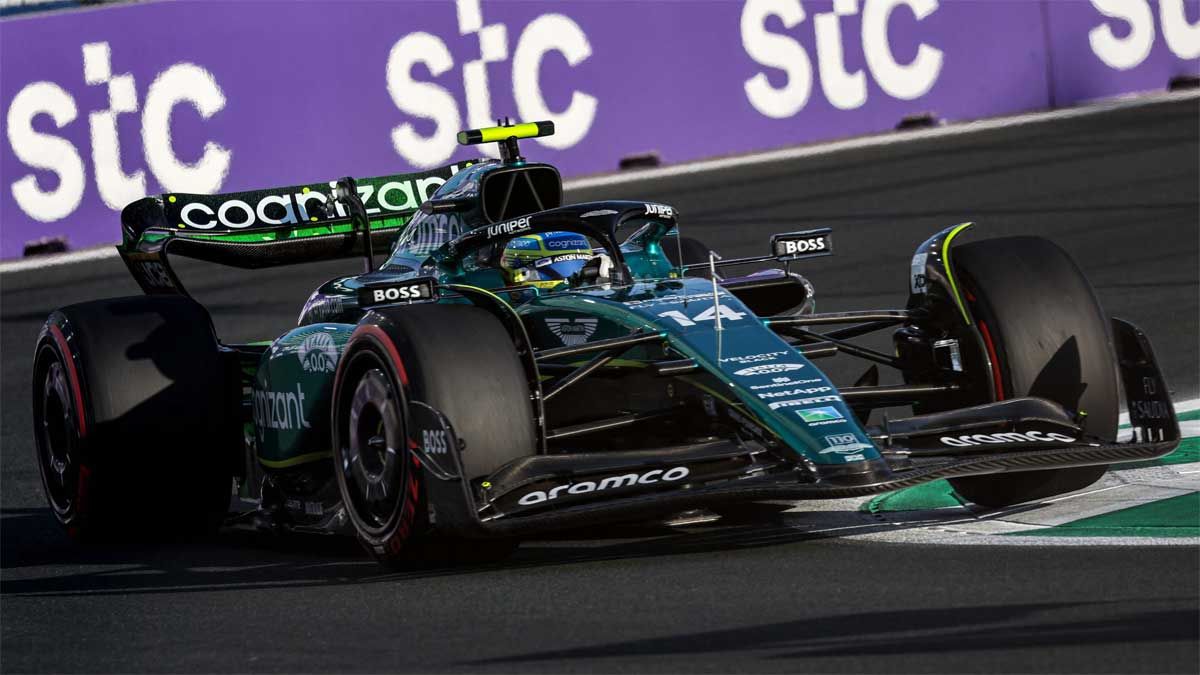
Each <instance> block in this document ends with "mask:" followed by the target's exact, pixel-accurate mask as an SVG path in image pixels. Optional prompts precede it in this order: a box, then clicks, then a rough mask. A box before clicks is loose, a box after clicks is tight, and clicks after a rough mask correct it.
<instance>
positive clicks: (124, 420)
mask: <svg viewBox="0 0 1200 675" xmlns="http://www.w3.org/2000/svg"><path fill="white" fill-rule="evenodd" d="M237 393H239V391H238V385H237V380H236V373H235V371H234V369H233V367H232V366H230V365H229V363H228V362H227V361H226V360H225V359H223V358H222V355H221V352H220V349H219V347H218V344H217V339H216V336H215V335H214V334H213V329H212V322H211V321H210V319H209V316H208V312H207V311H205V309H204V308H203V307H201V306H200V305H199V304H198V303H196V302H195V301H194V300H191V299H190V298H183V297H129V298H114V299H109V300H98V301H95V302H87V303H82V304H78V305H71V306H69V307H63V308H62V309H59V310H56V311H55V312H54V313H52V314H51V315H50V317H49V318H48V319H47V320H46V323H45V325H44V326H43V328H42V331H41V334H40V335H39V336H38V340H37V347H36V350H35V352H34V367H33V419H34V438H35V443H34V445H35V449H36V452H37V464H38V469H39V472H40V473H41V477H42V487H43V489H44V491H45V494H46V497H47V500H48V501H49V503H50V507H51V509H52V511H53V513H54V516H55V518H57V519H58V522H59V523H61V524H62V525H63V526H64V527H65V528H66V530H67V532H68V533H69V534H70V535H71V536H72V537H74V538H78V539H84V540H88V541H100V542H103V541H111V540H129V539H163V538H173V537H175V536H176V535H179V534H194V533H197V532H202V531H208V530H212V529H215V528H216V527H217V526H219V525H220V523H221V520H222V518H223V517H224V516H225V515H226V514H227V512H228V509H229V499H230V493H231V486H232V483H231V480H232V475H233V468H234V467H235V466H236V464H237V452H238V448H240V447H241V443H242V440H241V433H240V428H239V425H238V424H237V420H238V406H237V402H238V400H237V398H236V394H237Z"/></svg>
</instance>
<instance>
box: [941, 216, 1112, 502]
mask: <svg viewBox="0 0 1200 675" xmlns="http://www.w3.org/2000/svg"><path fill="white" fill-rule="evenodd" d="M953 260H954V268H955V272H956V274H957V275H958V276H959V277H960V278H961V279H962V284H963V286H964V292H965V294H966V300H967V303H968V304H969V306H970V309H971V314H972V316H973V317H974V319H975V322H976V324H977V328H978V330H979V332H980V334H981V336H982V338H983V342H984V348H985V350H986V351H987V353H988V357H989V360H990V361H991V366H992V375H993V379H994V380H995V392H994V396H995V398H996V400H1001V399H1005V398H1015V397H1020V396H1037V397H1041V398H1045V399H1049V400H1051V401H1055V402H1056V403H1059V404H1061V405H1062V406H1064V407H1065V408H1067V409H1068V410H1075V411H1080V412H1083V413H1086V424H1085V427H1084V428H1085V431H1086V432H1087V433H1088V435H1090V436H1096V437H1099V438H1102V439H1106V440H1114V439H1115V438H1116V435H1117V417H1118V414H1119V400H1120V389H1119V388H1118V384H1117V368H1116V354H1115V350H1114V348H1113V340H1112V334H1111V328H1110V324H1109V321H1108V318H1107V317H1106V316H1105V314H1104V311H1103V309H1101V307H1100V303H1099V301H1098V300H1097V299H1096V295H1095V292H1094V291H1093V290H1092V287H1091V284H1089V283H1088V281H1087V279H1086V278H1085V277H1084V276H1083V273H1082V272H1081V271H1080V270H1079V268H1078V267H1077V266H1076V265H1075V262H1074V261H1073V260H1071V258H1070V256H1068V255H1067V253H1066V252H1065V251H1063V250H1062V249H1061V248H1059V247H1058V246H1056V245H1055V244H1053V243H1051V242H1050V241H1047V240H1045V239H1041V238H1037V237H1009V238H1003V239H990V240H985V241H980V242H974V243H970V244H966V245H963V246H960V247H957V248H955V249H954V251H953ZM1106 469H1107V466H1104V465H1097V466H1083V467H1073V468H1067V469H1051V470H1047V471H1021V472H1013V473H1003V474H996V475H990V476H967V477H963V478H952V479H950V484H951V485H953V486H954V489H955V490H956V491H957V492H958V493H959V494H960V495H962V496H963V497H964V498H966V499H967V500H969V501H972V502H974V503H976V504H980V505H982V506H988V507H1004V506H1011V505H1013V504H1019V503H1021V502H1028V501H1033V500H1037V499H1043V498H1045V497H1050V496H1053V495H1058V494H1063V493H1066V492H1072V491H1074V490H1079V489H1082V488H1085V487H1087V486H1088V485H1091V484H1092V483H1095V482H1096V481H1097V480H1099V479H1100V477H1101V476H1103V475H1104V472H1105V470H1106Z"/></svg>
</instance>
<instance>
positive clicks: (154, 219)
mask: <svg viewBox="0 0 1200 675" xmlns="http://www.w3.org/2000/svg"><path fill="white" fill-rule="evenodd" d="M550 133H553V125H552V124H550V123H548V122H538V123H530V124H517V125H504V126H498V127H492V128H487V129H479V130H471V131H465V132H463V133H462V134H460V135H459V141H460V142H462V143H464V144H473V143H491V142H495V143H498V144H499V146H500V151H501V152H500V154H501V159H500V160H499V161H494V160H483V161H478V162H466V163H462V164H461V165H454V166H449V167H445V168H441V169H436V170H433V171H427V172H422V173H414V174H405V175H397V176H387V177H383V178H375V179H364V180H358V181H355V180H353V179H349V178H345V179H342V180H340V181H334V182H330V183H321V184H314V185H302V186H295V187H287V188H278V189H270V190H263V191H257V192H244V193H232V194H223V195H193V194H166V195H162V196H161V197H153V198H146V199H141V200H138V201H136V202H134V203H132V204H130V205H129V206H128V207H126V208H125V210H124V211H123V212H122V215H121V221H122V234H123V237H122V243H121V245H120V246H119V250H120V253H121V255H122V257H123V258H124V260H125V261H126V263H127V265H128V266H129V269H130V271H131V272H132V274H133V275H134V277H135V278H136V279H137V281H138V282H139V284H140V285H141V286H142V288H143V289H144V291H145V293H146V295H144V296H138V297H130V298H116V299H110V300H100V301H94V302H88V303H83V304H78V305H72V306H69V307H64V308H62V309H59V310H56V311H55V312H54V313H52V314H51V315H50V317H49V319H48V320H47V322H46V324H45V327H44V329H43V331H42V334H41V336H40V339H39V341H38V345H37V350H36V354H35V368H34V381H33V413H34V416H35V423H36V424H35V429H36V435H37V439H36V440H37V452H38V465H39V467H40V469H41V473H42V478H43V484H44V487H45V492H46V495H47V498H48V500H49V502H50V505H51V506H52V507H53V510H54V513H55V514H56V516H57V518H58V519H59V521H60V522H61V523H62V524H63V525H64V526H66V528H67V529H68V530H69V531H70V532H72V533H74V534H77V535H79V536H83V537H88V538H106V537H112V536H120V535H126V534H128V533H131V532H133V533H145V532H147V531H150V532H159V531H163V530H167V531H196V530H203V529H205V528H212V527H215V526H219V525H221V524H222V523H227V524H242V525H247V526H254V527H265V528H274V529H287V530H293V531H313V532H323V533H348V534H354V535H356V536H357V537H358V538H359V539H360V540H361V541H362V543H363V544H364V545H365V547H366V548H367V549H368V550H369V551H370V552H371V553H372V554H373V555H374V556H375V557H376V558H377V559H379V560H381V561H384V562H388V563H400V562H404V561H408V560H411V559H413V558H421V557H426V556H431V555H437V556H448V557H452V558H456V559H457V558H463V557H473V558H478V557H480V556H483V557H495V556H498V555H502V554H504V553H506V552H508V551H511V550H512V547H513V546H514V545H515V543H516V542H517V541H518V540H519V539H520V538H521V537H525V536H529V535H532V534H534V533H538V532H543V531H547V530H551V529H557V528H567V527H574V526H580V525H586V524H592V523H603V522H612V521H624V520H645V519H655V518H662V517H667V516H670V515H671V514H674V513H679V512H682V511H686V510H691V509H698V508H704V509H708V510H711V511H713V512H715V513H718V514H719V513H722V512H723V511H724V510H726V509H730V508H732V507H735V506H736V505H738V504H740V503H745V502H751V501H758V500H767V499H820V498H830V497H850V496H856V495H866V494H871V493H876V492H882V491H887V490H893V489H896V488H900V487H905V486H910V485H914V484H917V483H921V482H925V481H930V480H934V479H936V478H943V477H945V478H949V479H950V480H951V482H952V484H953V485H954V487H955V489H956V490H957V491H958V492H959V493H960V494H961V495H962V496H964V497H965V498H966V499H969V500H971V501H974V502H976V503H979V504H982V505H985V506H1006V505H1011V504H1015V503H1020V502H1024V501H1029V500H1036V499H1040V498H1044V497H1048V496H1051V495H1056V494H1061V493H1064V492H1069V491H1072V490H1076V489H1080V488H1083V487H1085V486H1087V485H1089V484H1091V483H1093V482H1094V481H1096V480H1097V479H1098V478H1099V477H1100V476H1101V475H1102V474H1103V472H1104V470H1105V467H1106V466H1107V465H1108V464H1111V463H1117V462H1129V461H1137V460H1145V459H1149V458H1153V457H1159V456H1162V455H1165V454H1167V453H1169V452H1170V451H1171V450H1172V449H1173V448H1174V447H1175V446H1176V445H1177V444H1178V441H1179V429H1178V423H1177V421H1176V418H1175V414H1174V410H1173V409H1172V407H1171V403H1170V399H1169V398H1168V395H1167V388H1166V386H1165V384H1164V383H1163V379H1162V376H1161V374H1160V372H1159V369H1158V366H1157V364H1156V362H1155V359H1154V356H1153V353H1152V350H1151V348H1150V345H1149V342H1148V341H1147V339H1146V337H1145V336H1144V335H1143V334H1142V333H1141V332H1140V331H1139V330H1138V329H1137V328H1136V327H1134V326H1132V325H1131V324H1129V323H1127V322H1125V321H1122V320H1119V319H1110V318H1109V317H1108V316H1107V315H1105V314H1104V313H1103V311H1102V310H1101V308H1100V306H1099V304H1098V303H1097V301H1096V298H1095V295H1094V293H1093V292H1092V289H1091V287H1090V286H1089V284H1088V282H1087V281H1086V279H1084V277H1083V276H1082V275H1081V273H1080V272H1079V270H1078V268H1077V267H1076V266H1075V264H1074V263H1073V262H1072V261H1071V259H1070V258H1069V257H1068V256H1067V255H1066V254H1065V253H1064V252H1063V251H1062V250H1061V249H1059V248H1058V247H1057V246H1055V245H1054V244H1052V243H1050V242H1048V241H1046V240H1043V239H1037V238H1029V237H1018V238H1005V239H985V240H981V241H975V242H971V243H960V241H961V239H962V238H964V237H962V235H963V233H964V231H966V230H967V229H968V227H969V224H961V225H956V226H953V227H950V228H948V229H946V230H943V231H941V232H938V233H936V234H934V235H933V236H932V237H931V238H930V239H928V240H927V241H925V242H924V243H922V244H920V245H919V246H918V247H917V249H916V254H915V255H914V257H913V259H912V267H911V270H910V271H909V273H908V275H907V277H908V292H909V300H908V303H907V306H906V307H904V308H901V309H884V310H876V311H848V312H833V313H817V312H815V311H814V303H813V286H812V284H811V283H810V282H809V281H808V280H807V279H806V278H805V277H803V276H802V275H800V274H798V273H796V272H794V271H792V268H793V267H795V266H796V265H797V264H799V263H800V261H803V260H805V259H807V258H812V257H816V256H827V255H831V254H832V253H833V237H832V233H831V231H830V230H829V229H816V230H808V231H803V232H790V233H784V234H777V235H775V236H774V237H772V239H771V241H770V250H769V251H768V252H767V253H765V254H764V255H762V256H757V257H752V258H740V259H721V258H720V257H719V256H717V255H716V254H714V253H711V252H710V251H709V250H708V248H707V247H706V246H704V245H703V244H701V243H700V242H698V241H696V240H694V239H689V238H687V237H683V236H681V235H680V231H679V223H678V222H677V218H678V213H677V212H676V211H675V209H673V208H672V207H670V206H667V205H664V204H657V203H645V202H633V201H600V202H591V203H585V204H573V205H563V204H562V182H561V179H560V177H559V174H558V171H557V170H556V169H554V168H553V167H552V166H549V165H546V164H539V163H534V162H528V161H526V160H525V159H524V158H523V157H521V156H520V151H519V148H518V141H519V140H520V139H522V138H530V137H537V136H544V135H547V134H550ZM375 251H380V252H384V251H386V252H387V253H388V256H387V260H386V262H384V263H383V264H382V265H380V266H378V268H376V266H375V264H374V260H375V257H374V253H375ZM168 253H170V254H172V255H179V256H187V257H191V258H196V259H200V260H206V261H210V262H214V263H219V264H224V265H231V266H236V267H243V268H258V267H267V266H273V265H283V264H296V263H303V262H310V261H317V260H326V259H331V258H338V257H348V256H362V257H363V259H364V261H365V268H366V269H365V270H364V271H363V273H361V274H357V275H351V276H344V277H339V278H336V279H332V280H330V281H328V282H326V283H324V284H323V285H321V286H320V287H319V288H318V289H316V290H315V291H314V292H313V293H312V294H311V295H310V296H309V298H308V300H307V302H305V303H304V305H303V309H302V310H301V312H300V317H299V321H298V325H297V326H296V328H294V329H292V330H290V331H288V332H286V333H284V334H283V335H280V336H278V337H276V338H275V339H274V340H271V341H268V342H255V343H249V344H231V343H225V342H222V341H221V340H220V339H219V338H218V337H217V336H216V335H215V334H214V331H213V329H212V323H211V320H210V318H209V315H208V312H207V310H205V308H204V307H203V306H201V305H200V304H199V303H197V302H196V301H195V300H193V299H192V298H191V297H189V296H188V294H187V291H186V290H185V289H184V287H183V285H182V283H181V282H180V281H179V279H178V278H177V276H176V275H175V273H174V271H173V270H172V267H171V265H170V262H169V258H168ZM755 265H757V266H758V267H766V268H767V269H761V270H759V271H757V272H753V273H750V274H745V275H732V274H729V273H728V272H729V270H731V269H735V268H744V267H748V266H755ZM885 330H888V331H892V332H893V343H894V346H895V349H894V351H893V352H892V353H884V352H881V351H878V350H875V349H871V348H868V347H866V346H863V345H862V344H860V343H858V342H856V338H860V337H861V336H864V335H868V334H872V333H876V332H878V331H885ZM835 356H842V357H843V358H856V359H861V360H864V361H866V362H868V363H869V366H870V367H869V368H867V370H866V371H865V372H864V374H863V375H862V376H861V377H860V378H858V380H857V381H856V382H854V383H852V384H835V383H834V382H832V381H831V380H830V379H829V377H827V376H826V375H825V373H823V372H822V370H821V369H820V368H819V367H818V366H817V365H815V364H816V363H817V361H818V360H819V359H823V358H831V357H835ZM879 366H885V367H888V368H892V369H895V370H896V371H898V372H899V373H900V375H901V377H900V378H897V379H899V380H901V381H902V382H903V384H891V385H881V384H879V382H880V378H879V370H878V367H879ZM1122 390H1123V393H1122ZM1122 399H1124V400H1125V401H1126V407H1127V409H1128V411H1129V413H1130V419H1131V422H1132V424H1133V427H1134V430H1135V437H1134V439H1133V440H1132V441H1129V442H1117V440H1116V431H1117V418H1118V414H1119V408H1120V403H1121V401H1122ZM907 406H911V408H912V411H913V414H912V415H911V416H908V417H894V416H889V415H883V414H881V413H880V412H875V411H883V410H884V409H887V408H894V407H907ZM873 412H875V414H874V415H873V414H872V413H873Z"/></svg>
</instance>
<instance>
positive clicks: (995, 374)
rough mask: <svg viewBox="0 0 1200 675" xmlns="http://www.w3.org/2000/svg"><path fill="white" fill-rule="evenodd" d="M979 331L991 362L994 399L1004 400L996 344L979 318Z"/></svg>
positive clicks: (985, 323) (984, 323) (985, 324)
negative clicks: (994, 390)
mask: <svg viewBox="0 0 1200 675" xmlns="http://www.w3.org/2000/svg"><path fill="white" fill-rule="evenodd" d="M976 323H978V324H979V332H980V334H982V335H983V344H984V346H985V347H987V352H988V359H989V360H991V362H992V380H993V381H994V382H995V383H996V400H997V401H1003V400H1004V380H1003V379H1001V377H1000V359H999V357H997V356H996V345H995V343H993V342H992V333H991V331H989V330H988V325H987V322H985V321H983V320H982V319H979V320H977V321H976Z"/></svg>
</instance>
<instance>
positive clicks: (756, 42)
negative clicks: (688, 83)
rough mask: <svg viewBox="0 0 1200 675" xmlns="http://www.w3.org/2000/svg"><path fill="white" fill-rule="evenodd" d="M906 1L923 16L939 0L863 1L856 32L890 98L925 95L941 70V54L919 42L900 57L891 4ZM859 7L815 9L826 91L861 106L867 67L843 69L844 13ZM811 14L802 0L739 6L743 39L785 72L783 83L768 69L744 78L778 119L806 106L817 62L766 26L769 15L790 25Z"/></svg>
mask: <svg viewBox="0 0 1200 675" xmlns="http://www.w3.org/2000/svg"><path fill="white" fill-rule="evenodd" d="M900 7H905V8H906V9H907V10H908V11H909V12H911V13H912V15H913V16H914V17H915V18H916V20H917V22H918V24H919V22H920V21H922V20H923V19H925V18H926V17H928V16H929V15H930V14H933V13H934V12H935V11H937V9H938V0H866V1H865V2H864V6H863V8H862V31H861V35H860V36H859V39H860V41H861V43H862V50H863V55H864V56H865V58H866V62H867V70H868V71H870V74H871V77H872V79H874V80H875V82H876V84H878V85H879V88H880V89H883V91H884V92H885V93H887V94H888V95H889V96H891V97H893V98H897V99H900V100H904V101H911V100H913V99H916V98H920V97H921V96H924V95H925V94H926V93H927V92H928V91H929V90H930V89H932V88H933V85H934V84H935V83H936V82H937V79H938V75H939V74H941V72H942V59H943V54H942V51H941V50H940V49H938V48H937V47H934V46H933V45H929V44H926V43H924V42H922V43H921V44H920V45H919V46H918V47H917V53H916V56H915V57H914V58H913V59H912V60H911V61H910V62H909V63H900V62H898V61H897V60H896V56H895V55H894V54H893V53H892V48H891V45H890V44H889V42H888V23H889V21H890V20H891V17H892V12H894V11H896V10H898V9H899V8H900ZM858 13H859V1H858V0H834V1H833V11H831V12H820V13H817V14H815V15H814V16H813V21H812V23H813V31H814V32H815V37H816V52H817V53H816V61H817V69H818V72H819V74H820V80H821V91H822V92H824V94H825V98H826V99H827V100H828V101H829V102H830V103H831V104H832V105H833V106H834V107H835V108H837V109H839V110H854V109H856V108H861V107H862V106H863V105H864V104H865V103H866V102H867V73H865V72H863V71H862V70H856V71H854V72H847V71H846V59H845V49H844V48H843V46H842V41H843V38H844V37H849V36H843V34H842V24H841V17H847V16H853V15H856V14H858ZM807 18H808V15H807V14H806V13H805V11H804V7H803V5H802V4H801V3H800V0H747V2H746V4H745V5H744V6H743V7H742V22H741V31H742V47H743V48H744V49H745V50H746V54H748V55H749V56H750V58H752V59H754V61H755V62H757V63H759V64H760V65H763V66H767V67H769V68H778V69H780V70H782V71H784V72H785V73H786V74H787V83H786V84H785V85H783V86H782V87H775V86H772V85H771V83H770V81H768V80H767V75H766V73H764V72H759V73H757V74H756V75H754V77H751V78H750V79H748V80H746V82H745V84H744V88H745V92H746V98H747V99H749V101H750V104H751V105H753V106H754V108H755V110H757V111H758V112H760V113H762V114H763V115H766V116H767V117H773V118H776V119H783V118H787V117H791V116H793V115H795V114H796V113H798V112H800V111H801V110H803V109H804V106H805V105H807V104H808V99H809V97H810V96H811V95H812V88H813V66H812V60H811V59H810V58H809V55H808V53H807V52H806V51H804V47H803V46H801V45H800V43H799V42H797V41H796V40H795V39H794V38H792V37H790V36H788V35H786V34H783V33H776V32H772V31H771V30H768V28H767V25H768V21H769V20H771V19H775V20H778V21H780V22H782V24H783V28H784V29H785V30H791V29H793V28H795V27H796V26H798V25H800V24H801V23H802V22H804V21H805V20H806V19H807Z"/></svg>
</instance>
